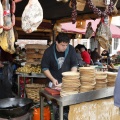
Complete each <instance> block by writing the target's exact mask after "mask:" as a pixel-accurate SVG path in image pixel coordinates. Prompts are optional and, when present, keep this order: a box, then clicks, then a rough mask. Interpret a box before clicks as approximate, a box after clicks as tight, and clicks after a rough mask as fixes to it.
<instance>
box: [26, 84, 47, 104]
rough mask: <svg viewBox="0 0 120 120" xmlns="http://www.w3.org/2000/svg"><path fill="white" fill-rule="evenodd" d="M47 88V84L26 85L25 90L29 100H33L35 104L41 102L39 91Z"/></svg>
mask: <svg viewBox="0 0 120 120" xmlns="http://www.w3.org/2000/svg"><path fill="white" fill-rule="evenodd" d="M44 88H45V84H37V83H32V84H26V86H25V90H26V95H27V97H28V98H30V99H33V101H34V102H39V101H40V97H39V91H40V90H42V89H44Z"/></svg>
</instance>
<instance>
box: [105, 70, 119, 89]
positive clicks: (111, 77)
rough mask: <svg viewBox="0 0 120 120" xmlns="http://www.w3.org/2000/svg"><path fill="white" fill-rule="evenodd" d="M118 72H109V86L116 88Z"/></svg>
mask: <svg viewBox="0 0 120 120" xmlns="http://www.w3.org/2000/svg"><path fill="white" fill-rule="evenodd" d="M117 74H118V73H117V72H107V81H108V83H107V86H109V87H112V86H115V80H116V76H117Z"/></svg>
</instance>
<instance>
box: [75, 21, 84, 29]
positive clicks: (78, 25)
mask: <svg viewBox="0 0 120 120" xmlns="http://www.w3.org/2000/svg"><path fill="white" fill-rule="evenodd" d="M85 27H86V20H79V21H77V22H76V28H80V29H85Z"/></svg>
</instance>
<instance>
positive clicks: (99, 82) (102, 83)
mask: <svg viewBox="0 0 120 120" xmlns="http://www.w3.org/2000/svg"><path fill="white" fill-rule="evenodd" d="M95 79H96V85H95V89H101V88H104V87H107V73H106V72H102V71H97V72H96V73H95Z"/></svg>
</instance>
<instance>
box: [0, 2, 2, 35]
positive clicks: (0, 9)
mask: <svg viewBox="0 0 120 120" xmlns="http://www.w3.org/2000/svg"><path fill="white" fill-rule="evenodd" d="M2 26H3V7H2V3H1V0H0V34H1V33H2V32H3V28H2Z"/></svg>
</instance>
